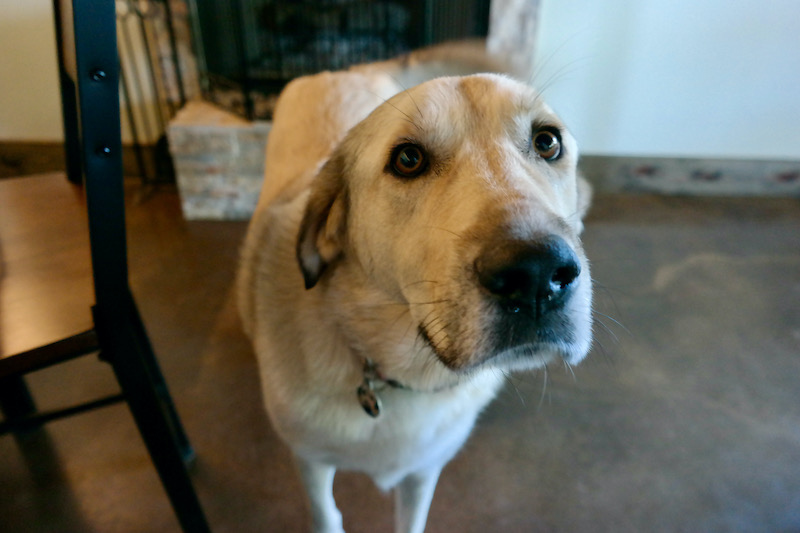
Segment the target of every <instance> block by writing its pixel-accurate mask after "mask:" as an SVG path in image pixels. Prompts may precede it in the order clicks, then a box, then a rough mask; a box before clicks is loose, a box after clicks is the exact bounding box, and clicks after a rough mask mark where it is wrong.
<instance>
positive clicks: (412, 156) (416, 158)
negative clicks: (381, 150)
mask: <svg viewBox="0 0 800 533" xmlns="http://www.w3.org/2000/svg"><path fill="white" fill-rule="evenodd" d="M390 165H391V169H392V172H394V173H395V174H396V175H398V176H400V177H402V178H416V177H417V176H419V175H420V174H422V173H423V172H425V169H426V168H427V167H428V158H427V156H426V155H425V152H424V151H423V150H422V148H420V147H419V146H417V145H416V144H411V143H405V144H401V145H399V146H397V147H395V149H394V150H393V151H392V158H391V161H390Z"/></svg>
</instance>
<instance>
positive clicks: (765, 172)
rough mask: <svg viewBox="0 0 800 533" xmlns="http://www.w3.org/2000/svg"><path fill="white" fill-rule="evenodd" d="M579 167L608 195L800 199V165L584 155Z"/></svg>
mask: <svg viewBox="0 0 800 533" xmlns="http://www.w3.org/2000/svg"><path fill="white" fill-rule="evenodd" d="M579 167H580V168H581V170H582V172H583V173H584V175H585V176H586V177H587V179H588V180H589V181H590V182H592V183H593V184H594V185H595V188H596V189H597V190H599V191H606V192H648V193H656V194H673V195H690V196H691V195H694V196H798V197H800V161H772V160H764V161H760V160H745V159H741V160H739V159H701V158H681V157H678V158H667V157H615V156H583V157H581V160H580V163H579Z"/></svg>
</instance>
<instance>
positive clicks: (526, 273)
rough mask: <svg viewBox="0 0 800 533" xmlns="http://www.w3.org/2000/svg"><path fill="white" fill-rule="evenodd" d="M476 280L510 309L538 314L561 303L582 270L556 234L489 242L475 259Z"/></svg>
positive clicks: (572, 253)
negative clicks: (527, 240)
mask: <svg viewBox="0 0 800 533" xmlns="http://www.w3.org/2000/svg"><path fill="white" fill-rule="evenodd" d="M475 271H476V273H477V275H478V281H479V282H480V284H481V285H482V286H483V287H484V288H486V289H487V290H488V291H489V292H490V293H491V294H492V295H493V296H495V297H496V298H498V299H499V300H500V301H501V302H502V304H503V305H504V306H505V307H506V308H507V309H508V310H510V311H512V312H517V311H519V310H520V309H521V308H523V309H529V310H531V311H534V312H535V313H536V316H541V315H542V314H543V313H545V312H547V311H549V310H551V309H555V308H558V307H560V306H562V305H563V304H564V302H565V301H566V297H567V295H568V294H569V292H570V288H571V287H572V285H573V283H574V282H575V280H576V279H577V278H578V276H579V275H580V273H581V266H580V262H579V260H578V258H577V256H576V255H575V252H574V251H573V250H572V248H571V247H570V246H569V245H568V244H567V243H566V241H564V239H562V238H561V237H557V236H548V237H546V238H543V239H540V240H537V241H533V242H519V241H514V242H512V243H501V244H497V245H494V246H490V247H488V248H487V249H485V250H484V251H483V253H482V254H481V255H480V257H479V258H478V259H477V260H476V261H475Z"/></svg>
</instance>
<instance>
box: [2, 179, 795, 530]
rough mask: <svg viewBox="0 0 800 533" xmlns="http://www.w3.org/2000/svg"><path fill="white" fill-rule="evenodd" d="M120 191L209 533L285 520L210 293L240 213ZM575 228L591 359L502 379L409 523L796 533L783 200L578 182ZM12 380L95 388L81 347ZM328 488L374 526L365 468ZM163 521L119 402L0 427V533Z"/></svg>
mask: <svg viewBox="0 0 800 533" xmlns="http://www.w3.org/2000/svg"><path fill="white" fill-rule="evenodd" d="M31 179H33V178H31ZM37 179H38V178H37ZM0 185H1V184H0ZM2 194H3V190H2V188H0V205H2V200H3V197H2ZM131 196H132V198H134V197H135V196H136V195H131ZM134 200H135V198H134ZM134 200H132V201H131V202H130V206H129V219H130V234H129V240H130V251H131V272H132V276H131V277H132V284H133V287H134V291H135V293H136V296H137V299H138V302H139V306H140V308H141V311H142V314H143V315H144V318H145V321H146V323H147V326H148V328H149V331H150V334H151V337H152V340H153V343H154V345H155V347H156V350H157V352H158V354H159V356H160V359H161V361H162V366H163V370H164V372H165V374H166V376H167V380H168V381H169V383H170V386H171V388H172V393H173V396H174V398H175V400H176V402H177V405H178V409H179V411H180V413H181V415H182V417H183V420H184V423H185V425H186V428H187V430H188V433H189V435H190V437H191V439H192V441H193V444H194V445H195V447H196V449H197V452H198V454H199V460H198V463H197V465H196V467H195V469H194V479H195V480H196V485H197V488H198V491H199V494H200V497H201V499H202V502H203V504H204V507H205V509H206V512H207V514H208V517H209V520H210V522H211V525H212V527H213V529H214V531H217V532H250V531H279V532H284V531H285V532H295V531H298V532H299V531H306V530H307V527H308V524H309V521H308V518H307V515H306V511H305V508H304V505H305V504H304V500H303V495H302V492H301V490H300V486H299V483H298V480H297V477H296V475H295V472H294V470H293V467H292V465H291V462H290V457H289V454H288V452H287V450H286V448H284V447H283V446H282V445H281V444H280V442H279V441H277V440H276V437H275V434H274V433H273V431H272V430H271V429H270V427H269V425H268V422H267V420H266V417H265V416H264V414H263V413H262V410H261V407H260V400H259V391H258V381H257V376H256V373H255V365H254V361H253V357H252V355H251V352H250V350H249V347H248V345H247V343H246V341H245V339H244V337H243V334H242V333H241V332H240V331H239V328H238V323H237V318H236V314H235V309H234V306H233V301H232V292H231V284H232V280H233V272H234V268H235V262H236V255H237V247H238V244H239V240H240V238H241V236H242V235H243V232H244V229H245V224H243V223H235V222H192V223H187V222H184V221H183V220H182V218H181V217H180V212H179V209H178V204H177V197H176V195H175V193H174V192H171V191H160V192H156V193H155V194H154V195H152V196H150V197H147V198H143V199H142V198H140V199H139V200H138V201H134ZM0 209H2V208H0ZM0 230H2V231H4V232H5V231H6V229H5V228H0ZM2 237H4V234H3V233H0V238H2ZM2 242H4V241H0V243H2ZM585 243H586V247H587V249H588V254H589V256H590V258H591V260H592V263H593V274H594V277H595V279H596V281H597V291H596V307H597V312H598V313H597V316H596V318H597V321H598V323H597V327H596V330H597V331H596V346H595V349H594V351H593V354H592V355H591V356H590V358H589V359H588V360H587V361H586V362H585V363H584V364H583V365H582V366H580V367H578V368H576V369H575V371H574V376H573V375H572V374H570V373H569V372H567V371H566V370H565V369H564V368H563V367H560V366H558V365H553V367H552V368H551V369H550V370H549V372H548V373H547V375H546V376H545V374H544V373H543V372H540V373H537V374H531V375H521V376H519V377H518V378H517V379H515V380H514V382H513V383H510V384H509V386H508V387H507V390H505V391H504V392H503V394H502V395H501V396H500V397H499V398H498V400H497V401H496V402H495V403H494V404H493V405H492V406H491V407H490V409H489V410H488V411H487V412H486V413H485V416H483V418H482V419H481V420H480V423H479V424H478V427H477V428H476V430H475V432H474V434H473V436H472V438H471V439H470V441H469V442H468V444H467V446H466V447H465V449H464V450H463V452H462V453H461V454H460V455H459V456H458V457H457V458H456V459H455V460H454V461H453V462H452V463H451V464H450V465H449V466H448V467H447V468H446V469H445V472H444V473H443V475H442V478H441V481H440V483H439V486H438V489H437V492H436V496H435V499H434V502H433V507H432V509H431V515H430V519H429V523H428V524H429V526H428V531H429V532H431V533H436V532H442V533H444V532H447V533H452V532H475V533H479V532H480V533H483V532H487V531H514V532H516V531H525V532H538V531H567V532H572V531H591V532H605V531H607V532H627V531H630V532H641V531H800V401H798V400H799V399H800V201H798V200H796V199H779V200H767V199H742V200H714V199H685V198H684V199H681V198H657V197H647V196H600V197H598V198H597V200H596V202H595V207H594V210H593V211H592V213H591V216H590V219H589V221H588V224H587V230H586V234H585ZM3 255H4V257H5V258H6V260H7V261H8V260H9V258H13V255H14V254H13V251H12V250H10V249H9V248H8V245H6V246H4V249H3ZM7 312H8V310H6V313H7ZM3 334H4V335H9V334H10V333H9V332H3ZM29 383H30V385H31V387H32V389H33V391H34V394H35V395H36V398H37V401H38V402H39V404H40V405H41V406H43V407H48V406H52V405H57V404H59V403H61V402H71V401H73V400H75V399H80V398H84V397H86V398H88V397H91V396H92V395H93V394H95V393H97V392H101V393H102V392H112V391H113V390H114V383H113V380H112V378H111V376H110V373H109V372H108V371H107V369H105V368H104V367H103V366H102V365H101V366H98V363H96V362H95V361H94V360H93V358H91V357H90V358H84V359H83V360H80V361H76V362H72V363H68V364H67V365H64V366H62V367H60V368H55V369H49V370H46V371H42V372H39V373H37V374H35V375H33V376H32V377H31V378H30V380H29ZM335 488H336V497H337V499H338V502H339V505H340V508H341V509H342V512H343V515H344V521H345V526H346V528H347V529H348V531H350V532H388V531H390V530H391V523H392V519H391V512H392V511H391V507H392V506H391V503H392V502H391V498H389V497H388V496H387V495H384V494H381V493H380V492H379V491H377V490H376V489H375V488H374V487H373V486H372V485H371V483H370V482H369V480H367V479H366V478H364V477H362V476H359V475H355V474H343V475H340V476H339V477H338V478H337V482H336V487H335ZM176 530H177V523H176V522H175V519H174V517H173V515H172V512H171V510H170V508H169V506H168V503H167V500H166V497H165V495H164V493H163V491H162V489H161V486H160V484H159V482H158V479H157V477H156V474H155V472H154V470H153V468H152V465H151V463H150V462H149V459H148V457H147V455H146V452H145V450H144V447H143V445H142V443H141V441H140V439H139V437H138V434H137V432H136V429H135V427H134V425H133V422H132V421H131V418H130V416H129V414H128V413H127V411H126V409H125V407H124V406H116V407H110V408H106V409H103V410H99V411H95V412H92V413H90V414H85V415H81V416H76V417H72V418H70V419H67V420H63V421H59V422H55V423H52V424H50V425H48V426H47V427H46V430H44V431H39V432H35V433H32V434H28V435H23V436H20V437H19V438H14V437H11V436H5V437H2V438H0V531H4V532H5V531H9V532H40V531H41V532H44V531H47V532H52V531H59V532H69V531H76V532H88V531H97V532H164V531H176Z"/></svg>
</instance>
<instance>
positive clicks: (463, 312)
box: [238, 60, 591, 533]
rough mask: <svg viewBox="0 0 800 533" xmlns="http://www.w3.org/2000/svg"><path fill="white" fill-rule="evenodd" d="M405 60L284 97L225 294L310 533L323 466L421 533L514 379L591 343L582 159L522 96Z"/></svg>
mask: <svg viewBox="0 0 800 533" xmlns="http://www.w3.org/2000/svg"><path fill="white" fill-rule="evenodd" d="M429 66H430V65H426V62H425V61H424V60H423V61H417V62H414V61H399V62H388V63H382V64H376V65H373V66H367V67H358V68H355V69H352V70H350V71H345V72H335V73H330V72H326V73H322V74H318V75H315V76H309V77H303V78H299V79H297V80H295V81H293V82H292V83H290V84H289V85H288V86H287V88H286V89H285V90H284V91H283V93H282V94H281V96H280V98H279V101H278V105H277V108H276V111H275V116H274V125H273V128H272V131H271V133H270V136H269V142H268V146H267V156H266V171H265V182H264V188H263V190H262V194H261V198H260V200H259V205H258V208H257V211H256V213H255V215H254V217H253V220H252V222H251V225H250V228H249V231H248V234H247V238H246V241H245V245H244V248H243V254H242V263H241V268H240V272H239V283H238V296H239V306H240V311H241V316H242V319H243V324H244V327H245V330H246V331H247V333H248V334H249V336H250V337H251V339H252V342H253V344H254V348H255V352H256V354H257V357H258V364H259V367H260V372H261V379H262V384H263V396H264V401H265V404H266V409H267V412H268V414H269V417H270V419H271V421H272V424H273V425H274V427H275V430H276V431H277V432H278V433H279V434H280V436H281V437H282V438H283V439H284V440H285V442H286V443H287V444H288V445H289V446H290V447H291V449H292V451H293V452H294V454H295V456H296V458H297V462H298V465H299V470H300V473H301V476H302V479H303V482H304V485H305V487H306V489H307V492H308V495H309V498H310V502H311V511H312V521H313V527H314V530H315V531H318V532H331V533H332V532H341V531H342V518H341V514H340V512H339V511H338V509H337V508H336V504H335V502H334V500H333V493H332V486H333V477H334V473H335V471H336V469H348V470H357V471H360V472H364V473H366V474H368V475H370V476H371V477H372V478H373V479H374V480H375V482H376V484H377V485H378V486H379V487H381V488H382V489H387V490H388V489H390V488H392V487H396V510H395V515H396V517H395V524H396V531H397V532H398V533H401V532H402V533H405V532H421V531H423V529H424V528H425V522H426V519H427V514H428V509H429V506H430V502H431V499H432V497H433V492H434V487H435V485H436V483H437V479H438V476H439V473H440V471H441V469H442V468H443V466H444V465H445V464H446V463H447V462H448V461H449V460H450V459H451V458H452V457H453V456H454V455H455V454H456V452H457V451H458V450H459V449H460V448H461V446H462V444H463V443H464V442H465V440H466V439H467V437H468V435H469V434H470V432H471V430H472V427H473V425H474V423H475V420H476V417H477V416H478V414H479V413H480V411H481V410H482V409H483V408H484V407H485V406H486V405H487V404H488V403H489V402H490V401H491V400H492V398H493V397H494V396H495V394H496V393H497V391H498V389H499V388H500V387H501V385H502V383H503V380H504V374H505V373H507V372H509V371H516V370H526V369H534V368H537V367H542V366H543V365H545V364H547V363H548V362H549V361H552V360H563V361H565V362H566V363H567V364H575V363H578V362H579V361H580V360H581V359H583V358H584V356H585V355H586V353H587V352H588V350H589V345H590V342H591V341H590V339H591V310H590V308H591V279H590V275H589V268H588V264H587V261H586V257H585V255H584V252H583V249H582V246H581V242H580V239H579V235H580V233H581V230H582V222H581V219H582V216H583V214H584V213H585V212H586V209H587V207H588V204H589V188H588V185H586V184H585V182H583V180H582V179H580V178H579V176H578V175H577V173H576V162H577V157H578V151H577V148H576V143H575V141H574V139H573V138H572V136H571V135H570V134H569V132H568V131H567V129H566V128H565V127H564V125H563V124H562V123H561V121H560V120H559V119H558V117H557V116H556V115H555V114H554V113H553V112H552V111H551V110H550V109H549V108H548V107H547V106H546V105H545V104H544V103H543V102H542V100H541V99H540V97H539V95H538V94H537V93H536V92H535V91H534V90H533V89H531V88H530V87H528V86H526V85H524V84H522V83H519V82H516V81H513V80H512V79H510V78H508V77H504V76H501V75H495V74H478V75H469V76H453V77H440V78H436V79H433V80H430V81H426V82H423V83H421V84H419V85H416V86H414V87H411V88H408V89H404V88H403V85H402V84H403V82H407V81H408V80H414V81H418V80H419V79H421V78H424V77H426V74H425V73H426V72H429V71H430V68H429Z"/></svg>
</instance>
